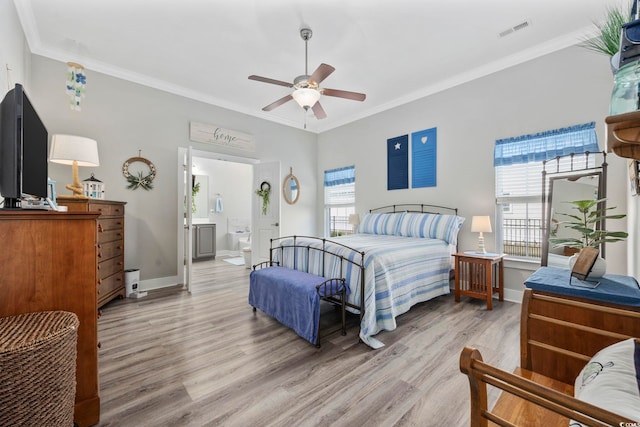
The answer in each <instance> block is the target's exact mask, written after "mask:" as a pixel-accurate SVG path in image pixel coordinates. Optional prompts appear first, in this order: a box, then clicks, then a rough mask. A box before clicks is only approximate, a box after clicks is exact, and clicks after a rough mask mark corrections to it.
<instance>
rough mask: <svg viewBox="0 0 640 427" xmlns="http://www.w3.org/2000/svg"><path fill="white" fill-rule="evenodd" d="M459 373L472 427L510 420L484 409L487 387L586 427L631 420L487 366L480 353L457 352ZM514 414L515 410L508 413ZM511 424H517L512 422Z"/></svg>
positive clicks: (473, 351) (466, 348)
mask: <svg viewBox="0 0 640 427" xmlns="http://www.w3.org/2000/svg"><path fill="white" fill-rule="evenodd" d="M460 371H461V372H462V373H464V374H465V375H467V376H468V377H469V386H470V393H471V395H470V396H471V423H470V425H471V426H472V427H485V426H487V421H492V422H494V423H496V424H498V425H502V426H509V425H514V424H512V423H513V422H514V420H509V421H507V420H505V419H503V418H501V417H500V416H499V415H498V414H495V413H493V412H492V411H489V410H488V408H487V384H490V385H492V386H494V387H497V388H499V389H501V390H503V391H506V392H508V393H510V394H512V395H515V396H517V397H519V398H520V399H522V401H523V402H532V403H534V404H536V405H538V406H540V407H542V408H545V409H547V410H549V411H551V412H553V413H556V414H559V415H560V416H563V417H567V418H570V419H573V420H576V421H578V422H580V423H583V424H585V425H590V426H602V427H605V426H611V425H616V426H617V425H621V423H633V422H634V421H632V420H628V419H626V418H623V417H621V416H620V415H617V414H614V413H613V412H609V411H606V410H604V409H602V408H598V407H596V406H593V405H591V404H589V403H586V402H583V401H581V400H578V399H575V398H574V397H572V396H569V395H566V394H564V393H561V392H559V391H556V390H553V389H551V388H549V387H546V386H543V385H541V384H538V383H536V382H534V381H531V380H529V379H526V378H523V377H521V376H519V375H515V374H512V373H510V372H507V371H504V370H502V369H499V368H496V367H494V366H491V365H489V364H487V363H485V362H483V360H482V355H481V354H480V352H479V351H478V350H477V349H475V348H472V347H465V348H464V349H463V350H462V352H461V353H460ZM511 412H512V413H515V411H511ZM515 425H518V423H517V422H516V423H515Z"/></svg>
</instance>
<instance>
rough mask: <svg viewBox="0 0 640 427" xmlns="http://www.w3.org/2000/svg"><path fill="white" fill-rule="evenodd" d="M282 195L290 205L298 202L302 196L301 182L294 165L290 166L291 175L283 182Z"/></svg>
mask: <svg viewBox="0 0 640 427" xmlns="http://www.w3.org/2000/svg"><path fill="white" fill-rule="evenodd" d="M282 196H283V197H284V200H285V202H287V203H289V204H290V205H293V204H294V203H296V202H297V201H298V198H299V197H300V182H299V181H298V178H296V176H295V175H294V174H293V168H292V167H289V175H287V176H286V177H285V178H284V181H283V182H282Z"/></svg>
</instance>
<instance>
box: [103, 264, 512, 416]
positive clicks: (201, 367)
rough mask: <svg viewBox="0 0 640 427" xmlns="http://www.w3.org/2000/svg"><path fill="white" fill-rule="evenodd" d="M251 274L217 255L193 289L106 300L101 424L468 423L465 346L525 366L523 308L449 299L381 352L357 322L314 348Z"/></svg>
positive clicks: (384, 337) (434, 303)
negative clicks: (261, 306)
mask: <svg viewBox="0 0 640 427" xmlns="http://www.w3.org/2000/svg"><path fill="white" fill-rule="evenodd" d="M248 273H249V270H247V269H245V268H244V267H242V266H234V265H232V264H229V263H226V262H224V261H222V260H221V259H217V260H215V261H212V262H205V263H202V262H201V263H196V264H194V289H193V292H192V293H191V294H189V293H187V292H184V291H182V290H181V289H178V288H175V289H169V290H162V291H156V292H150V293H149V295H148V296H147V297H145V298H142V299H138V300H135V299H127V300H116V301H113V302H111V303H109V304H107V305H106V306H105V307H104V309H103V315H102V317H101V318H100V320H99V322H98V328H99V339H100V341H101V344H102V348H101V349H100V353H99V367H100V395H101V422H100V424H99V425H100V426H154V427H158V426H217V425H221V426H242V427H248V426H287V427H289V426H352V427H353V426H364V425H366V426H385V427H386V426H465V425H468V424H469V415H468V412H469V403H468V382H467V379H466V376H464V375H463V374H461V373H460V371H459V369H458V357H459V354H460V350H461V349H462V347H463V346H464V345H473V346H475V347H477V348H479V349H480V351H481V352H482V354H483V356H484V359H485V360H488V361H490V362H491V363H493V364H495V365H497V366H500V367H503V368H504V369H507V370H509V371H511V370H513V368H514V367H515V366H516V365H517V364H518V359H519V350H518V339H519V311H520V306H519V305H518V304H514V303H509V302H503V303H500V302H497V301H496V302H495V303H494V306H493V307H494V308H493V310H492V311H486V310H485V305H484V304H483V302H482V301H480V300H470V299H467V298H464V297H463V298H462V301H461V302H460V303H459V304H456V303H455V302H454V300H453V294H451V295H447V296H442V297H438V298H436V299H434V300H431V301H428V302H426V303H422V304H418V305H416V306H414V307H413V308H412V309H411V310H410V311H409V312H408V313H406V314H404V315H402V316H400V317H399V318H398V328H397V329H396V330H395V331H391V332H386V331H385V332H381V333H380V334H378V335H377V336H376V337H377V338H378V339H380V340H381V341H382V342H384V343H385V344H386V346H385V347H383V348H382V349H379V350H372V349H370V348H369V347H367V346H366V345H364V344H361V343H358V339H357V328H356V327H355V326H353V325H352V326H351V327H350V328H349V330H348V333H347V336H345V337H343V336H341V335H340V333H339V332H336V333H335V334H332V335H330V336H329V337H327V338H326V339H325V340H324V341H323V342H322V348H320V349H317V348H316V347H315V346H313V345H311V344H310V343H308V342H307V341H305V340H303V339H302V338H299V337H298V336H297V335H296V334H295V333H294V332H293V331H292V330H290V329H288V328H286V327H284V326H281V325H280V324H279V323H277V322H276V321H274V320H273V319H271V318H269V317H268V316H266V315H265V314H264V313H262V312H260V311H258V312H257V313H256V314H254V313H253V311H252V309H251V307H250V306H249V305H248V303H247V295H248V287H249V285H248ZM328 314H329V315H331V314H332V313H331V312H329V313H328ZM495 397H496V396H495V394H493V393H492V394H491V395H490V398H491V401H492V402H493V401H494V400H495Z"/></svg>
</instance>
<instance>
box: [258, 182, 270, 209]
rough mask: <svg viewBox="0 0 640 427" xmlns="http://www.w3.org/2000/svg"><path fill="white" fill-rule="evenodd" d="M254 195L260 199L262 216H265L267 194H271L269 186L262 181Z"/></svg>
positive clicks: (267, 205)
mask: <svg viewBox="0 0 640 427" xmlns="http://www.w3.org/2000/svg"><path fill="white" fill-rule="evenodd" d="M256 194H257V195H258V196H260V197H261V198H262V215H266V214H267V208H268V207H269V194H271V184H269V183H268V182H267V181H262V184H260V188H259V189H257V190H256Z"/></svg>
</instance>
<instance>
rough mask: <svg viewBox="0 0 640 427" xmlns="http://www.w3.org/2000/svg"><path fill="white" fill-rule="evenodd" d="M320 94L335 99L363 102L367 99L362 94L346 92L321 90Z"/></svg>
mask: <svg viewBox="0 0 640 427" xmlns="http://www.w3.org/2000/svg"><path fill="white" fill-rule="evenodd" d="M322 94H323V95H327V96H335V97H337V98H346V99H352V100H354V101H364V99H365V98H366V97H367V95H365V94H364V93H358V92H349V91H347V90H337V89H322Z"/></svg>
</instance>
